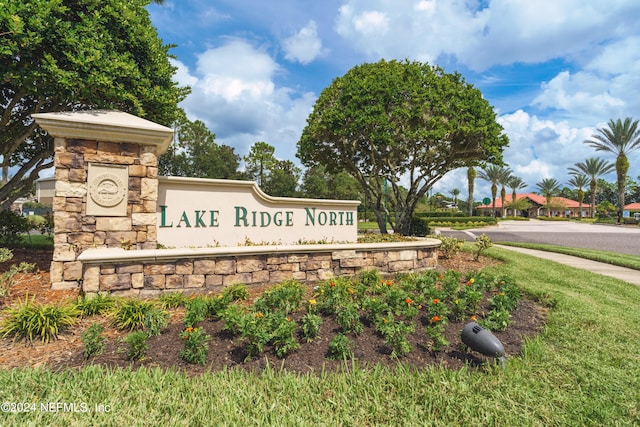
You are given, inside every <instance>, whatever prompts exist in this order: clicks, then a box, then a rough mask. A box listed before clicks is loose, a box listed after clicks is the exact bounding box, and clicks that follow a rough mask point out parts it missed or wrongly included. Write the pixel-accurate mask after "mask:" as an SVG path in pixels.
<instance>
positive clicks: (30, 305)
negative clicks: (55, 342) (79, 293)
mask: <svg viewBox="0 0 640 427" xmlns="http://www.w3.org/2000/svg"><path fill="white" fill-rule="evenodd" d="M78 315H79V312H78V309H77V308H76V306H75V305H71V304H66V305H62V306H57V305H53V304H47V305H42V304H36V303H35V302H34V299H33V298H32V299H31V300H29V296H28V295H27V296H26V297H25V299H24V301H22V302H19V303H18V305H17V306H16V307H10V308H8V309H7V310H6V311H5V318H4V320H3V321H2V323H1V324H0V334H2V335H3V336H4V337H6V336H13V337H16V338H27V339H28V340H29V341H33V337H34V336H35V337H40V338H41V339H42V342H45V343H47V342H49V341H50V340H51V338H54V339H55V338H57V337H58V334H59V333H60V332H61V331H62V330H64V329H65V328H67V327H69V326H73V325H75V324H76V323H77V321H78Z"/></svg>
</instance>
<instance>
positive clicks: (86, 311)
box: [76, 292, 116, 316]
mask: <svg viewBox="0 0 640 427" xmlns="http://www.w3.org/2000/svg"><path fill="white" fill-rule="evenodd" d="M115 305H116V299H115V298H114V297H113V296H112V295H111V294H109V293H107V292H99V293H98V294H96V295H94V296H92V297H87V296H81V297H78V302H76V306H77V307H78V310H80V313H81V315H82V316H96V315H99V314H105V313H108V312H109V311H110V310H113V308H114V307H115Z"/></svg>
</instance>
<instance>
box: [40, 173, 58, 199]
mask: <svg viewBox="0 0 640 427" xmlns="http://www.w3.org/2000/svg"><path fill="white" fill-rule="evenodd" d="M55 194H56V178H55V177H53V176H51V177H48V178H40V179H39V180H37V181H36V199H37V200H38V203H42V204H43V205H47V206H52V205H53V196H55Z"/></svg>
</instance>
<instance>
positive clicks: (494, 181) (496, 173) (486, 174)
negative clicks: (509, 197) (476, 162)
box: [478, 165, 511, 216]
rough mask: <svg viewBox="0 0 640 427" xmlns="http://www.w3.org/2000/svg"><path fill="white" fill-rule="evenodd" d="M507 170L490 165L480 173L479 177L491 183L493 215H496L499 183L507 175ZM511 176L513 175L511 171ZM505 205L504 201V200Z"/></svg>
mask: <svg viewBox="0 0 640 427" xmlns="http://www.w3.org/2000/svg"><path fill="white" fill-rule="evenodd" d="M504 170H505V168H503V167H502V166H497V165H489V166H487V167H486V168H484V169H482V170H481V171H480V174H479V175H478V177H479V178H480V179H483V180H485V181H487V182H490V183H491V200H492V202H491V203H492V204H491V214H492V215H493V216H495V215H496V196H497V195H498V183H500V182H501V179H502V177H503V176H504V175H505V172H504ZM508 170H509V174H511V170H510V169H508ZM503 204H504V200H503Z"/></svg>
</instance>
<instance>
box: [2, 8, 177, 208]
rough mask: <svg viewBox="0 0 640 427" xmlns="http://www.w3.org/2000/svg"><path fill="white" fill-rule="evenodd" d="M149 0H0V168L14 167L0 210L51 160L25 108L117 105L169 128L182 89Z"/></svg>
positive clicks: (37, 110) (47, 109)
mask: <svg viewBox="0 0 640 427" xmlns="http://www.w3.org/2000/svg"><path fill="white" fill-rule="evenodd" d="M147 4H149V0H74V1H71V0H32V1H6V0H0V76H1V77H0V78H1V81H0V85H1V89H0V156H2V163H1V164H0V166H3V167H5V166H12V167H17V172H16V173H15V174H14V176H13V177H12V179H11V180H10V181H9V182H8V183H7V184H5V185H4V186H3V187H2V188H0V208H6V207H8V206H9V205H10V204H11V203H12V202H13V201H14V200H15V199H16V198H18V197H19V196H21V195H23V194H25V192H26V191H27V189H28V188H30V186H31V184H32V183H33V181H34V180H35V179H37V178H38V173H39V172H40V171H41V170H43V169H46V168H48V167H50V166H51V164H52V162H51V160H50V159H51V156H52V154H53V144H52V139H51V137H49V136H48V135H47V134H45V133H44V132H43V131H42V130H40V129H39V128H38V127H37V125H36V124H35V122H34V121H33V119H32V118H31V114H33V113H43V112H55V111H75V110H88V109H98V108H108V109H118V110H121V111H125V112H128V113H131V114H135V115H137V116H140V117H144V118H146V119H148V120H151V121H154V122H157V123H160V124H163V125H168V126H170V125H171V124H173V123H174V122H175V121H176V120H177V119H178V118H179V117H180V116H182V115H183V113H182V111H181V110H180V109H179V108H178V103H179V102H180V101H181V100H183V99H184V97H185V96H186V95H187V94H188V89H187V88H180V87H178V85H177V83H176V82H174V81H173V79H172V77H173V74H174V72H175V67H173V66H172V65H171V64H170V63H169V49H170V47H171V46H167V45H163V44H162V40H160V39H159V38H158V34H157V32H156V30H155V28H154V27H153V26H152V24H151V21H150V19H149V15H148V12H147V11H146V9H145V6H146V5H147Z"/></svg>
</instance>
